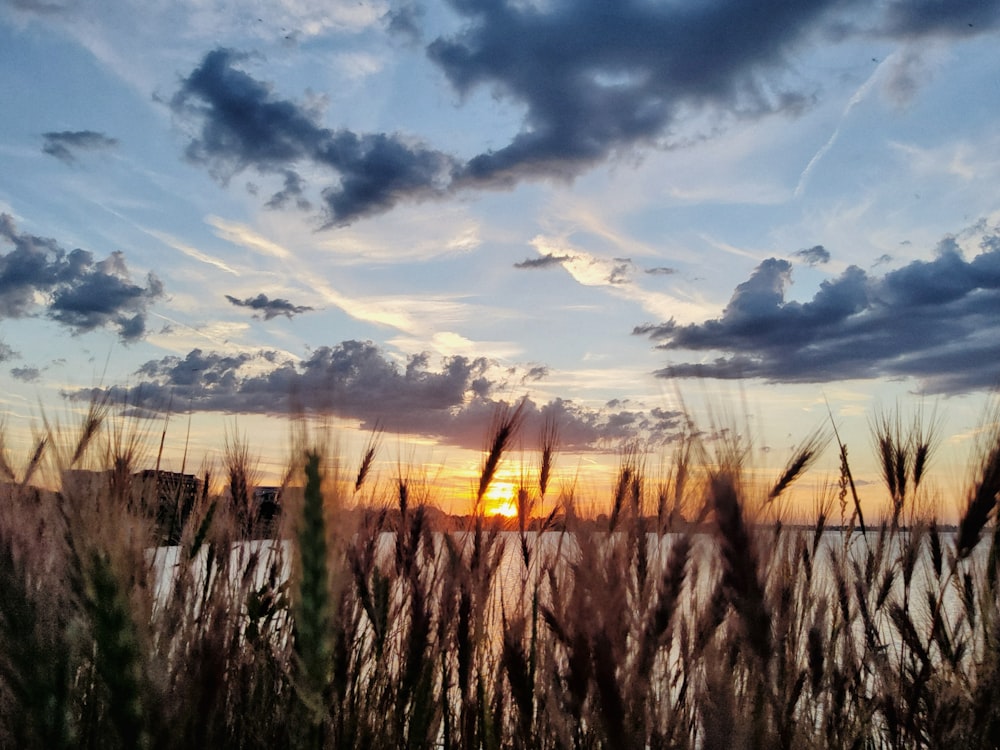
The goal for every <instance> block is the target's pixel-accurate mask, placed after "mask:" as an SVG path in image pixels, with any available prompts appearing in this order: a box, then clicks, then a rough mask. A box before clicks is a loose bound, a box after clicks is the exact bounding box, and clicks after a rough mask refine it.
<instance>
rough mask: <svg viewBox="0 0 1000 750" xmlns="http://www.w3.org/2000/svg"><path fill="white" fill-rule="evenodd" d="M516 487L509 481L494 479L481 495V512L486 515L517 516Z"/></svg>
mask: <svg viewBox="0 0 1000 750" xmlns="http://www.w3.org/2000/svg"><path fill="white" fill-rule="evenodd" d="M516 494H517V488H516V487H515V486H514V484H513V483H511V482H505V481H503V480H502V479H501V480H494V481H493V483H492V484H491V485H490V487H489V489H488V490H486V495H485V496H484V497H483V512H484V513H485V514H486V515H488V516H503V517H504V518H516V517H517V502H516V501H515V499H514V498H515V496H516Z"/></svg>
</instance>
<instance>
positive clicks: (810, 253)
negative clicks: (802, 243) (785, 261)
mask: <svg viewBox="0 0 1000 750" xmlns="http://www.w3.org/2000/svg"><path fill="white" fill-rule="evenodd" d="M795 257H796V258H801V259H802V260H803V261H804V262H805V263H806V264H807V265H810V266H819V265H823V264H825V263H829V262H830V251H829V250H827V249H826V248H825V247H823V246H822V245H814V246H813V247H807V248H805V249H803V250H799V251H798V252H796V253H795Z"/></svg>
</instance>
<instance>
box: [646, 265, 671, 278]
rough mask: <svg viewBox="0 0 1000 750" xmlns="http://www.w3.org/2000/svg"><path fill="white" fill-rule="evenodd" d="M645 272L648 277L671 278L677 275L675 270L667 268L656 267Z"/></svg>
mask: <svg viewBox="0 0 1000 750" xmlns="http://www.w3.org/2000/svg"><path fill="white" fill-rule="evenodd" d="M645 271H646V273H648V274H649V275H650V276H672V275H673V274H675V273H677V269H676V268H670V267H669V266H656V267H655V268H647V269H645Z"/></svg>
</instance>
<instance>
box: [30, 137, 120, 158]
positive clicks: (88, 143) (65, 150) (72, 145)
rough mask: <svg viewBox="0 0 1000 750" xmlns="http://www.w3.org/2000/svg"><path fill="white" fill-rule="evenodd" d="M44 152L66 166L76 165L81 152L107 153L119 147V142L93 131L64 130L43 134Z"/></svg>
mask: <svg viewBox="0 0 1000 750" xmlns="http://www.w3.org/2000/svg"><path fill="white" fill-rule="evenodd" d="M42 138H44V139H45V143H44V144H43V145H42V151H43V152H45V153H46V154H49V155H50V156H54V157H56V158H57V159H59V161H62V162H65V163H66V164H75V163H76V160H77V158H76V155H77V152H79V151H106V150H108V149H111V148H114V147H115V146H117V145H118V140H117V139H115V138H109V137H108V136H106V135H104V134H103V133H96V132H94V131H93V130H62V131H59V132H53V133H43V134H42Z"/></svg>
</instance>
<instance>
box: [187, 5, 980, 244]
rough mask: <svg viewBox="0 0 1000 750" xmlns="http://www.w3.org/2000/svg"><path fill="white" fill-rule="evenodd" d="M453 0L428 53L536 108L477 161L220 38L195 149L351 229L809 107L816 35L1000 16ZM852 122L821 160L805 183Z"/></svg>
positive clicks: (569, 175)
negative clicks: (277, 78)
mask: <svg viewBox="0 0 1000 750" xmlns="http://www.w3.org/2000/svg"><path fill="white" fill-rule="evenodd" d="M449 4H450V6H451V8H452V9H453V10H454V11H455V12H457V13H458V14H459V16H460V17H461V18H460V21H461V22H462V23H461V24H460V25H459V30H458V31H456V32H454V33H452V34H448V35H443V36H439V37H437V38H436V39H433V40H432V41H431V42H430V43H429V44H428V45H427V47H426V52H427V55H428V58H429V59H430V61H431V62H432V63H433V64H435V65H437V66H438V67H439V68H440V69H441V71H442V72H443V74H444V76H445V77H446V78H447V80H448V82H449V83H450V84H451V86H452V87H453V88H454V90H455V91H456V92H457V93H458V94H459V95H460V96H461V97H463V98H464V99H465V100H466V101H468V100H471V99H473V98H474V94H476V93H478V92H486V93H488V94H490V95H492V96H493V98H494V99H495V100H497V101H500V102H502V103H503V104H505V105H507V106H508V107H509V108H510V110H512V111H513V113H514V114H515V115H516V116H517V117H518V118H519V119H520V121H521V122H522V123H523V124H522V125H521V127H520V128H519V129H518V130H517V131H515V132H512V133H510V135H509V137H508V138H506V139H505V140H504V141H501V145H500V146H499V147H497V148H494V149H485V148H484V150H481V151H480V152H479V153H477V154H475V153H474V155H473V156H472V157H471V158H468V159H465V158H460V157H458V156H456V155H454V154H449V153H446V152H445V151H442V150H439V149H437V148H434V147H432V146H430V145H427V144H425V143H424V142H422V141H421V140H419V139H418V138H416V137H413V136H409V135H404V134H401V133H392V134H389V133H359V132H354V131H352V130H349V129H346V128H340V129H336V128H329V127H326V126H324V125H323V124H321V123H320V122H319V117H318V114H317V111H316V108H315V107H313V106H310V105H309V104H308V103H299V102H296V101H294V100H292V99H290V98H287V97H285V96H282V95H280V94H279V93H277V92H275V91H274V90H273V88H272V87H271V86H270V85H269V84H267V83H265V82H263V81H261V80H259V79H258V78H256V77H254V76H253V75H251V74H250V73H249V72H248V71H247V66H249V65H250V64H251V63H252V62H253V59H254V58H252V57H251V56H250V55H248V54H246V53H242V52H239V51H236V50H232V49H225V48H219V49H215V50H212V51H210V52H209V53H207V54H206V55H205V56H204V58H203V59H202V61H201V62H200V64H199V65H198V66H197V67H196V68H195V69H194V70H193V71H192V72H191V73H190V74H189V75H188V76H187V77H186V78H184V79H183V81H182V83H181V86H180V89H179V90H178V91H177V93H176V94H175V96H174V97H173V98H172V100H171V105H172V108H173V110H174V112H175V113H176V114H177V115H178V116H180V117H184V118H188V119H189V120H190V121H191V122H192V123H193V124H194V133H193V137H192V139H191V141H190V143H189V145H188V147H187V150H186V153H187V157H188V158H189V159H190V160H191V161H192V162H195V163H198V164H202V165H204V166H207V167H208V168H209V170H210V172H211V173H212V174H213V175H214V176H215V177H216V178H217V179H219V180H220V181H223V182H226V181H228V180H229V179H230V178H232V177H233V176H235V175H237V174H239V173H241V172H244V171H246V170H251V169H252V170H256V171H257V172H258V173H260V174H263V175H274V176H277V177H279V178H280V179H281V180H282V181H283V187H282V188H281V189H280V190H278V191H277V192H275V193H274V194H273V195H272V196H270V198H269V199H267V200H266V204H267V205H268V206H270V207H272V208H276V209H280V208H285V207H289V206H295V207H298V208H300V209H303V210H312V206H313V205H316V204H317V203H318V204H319V206H320V210H321V211H322V212H323V222H324V226H325V227H334V226H344V225H347V224H350V223H352V222H354V221H356V220H358V219H361V218H364V217H370V216H373V215H377V214H380V213H384V212H386V211H389V210H391V209H393V208H394V207H395V206H396V205H398V204H400V203H402V202H414V201H421V200H427V199H441V198H445V197H449V196H452V195H454V194H455V193H456V192H458V191H462V190H480V189H508V188H511V187H513V186H514V185H516V184H518V183H519V182H521V181H523V180H531V179H558V180H572V179H574V178H575V177H577V176H578V175H580V174H581V173H583V172H584V171H586V170H587V169H589V168H591V167H593V166H595V165H597V164H599V163H602V162H605V161H607V160H609V159H613V158H616V157H619V156H622V155H632V154H633V153H634V152H635V151H636V150H641V149H645V148H682V147H685V146H687V145H690V144H692V143H698V142H700V141H702V140H704V139H705V138H711V137H712V136H713V135H714V134H715V133H717V132H722V131H724V130H725V128H726V126H727V123H730V122H732V121H735V120H740V121H745V120H750V119H755V118H763V117H767V116H771V115H774V114H784V115H789V116H796V115H798V114H800V113H801V112H802V111H804V110H805V109H806V108H807V107H809V106H810V105H811V104H812V102H813V101H815V99H816V98H817V96H818V95H819V92H818V89H817V86H816V85H815V84H814V83H812V82H810V72H809V71H808V70H806V71H800V70H797V69H796V66H797V60H798V59H800V58H801V55H800V53H801V51H802V50H803V49H804V48H805V47H806V46H807V45H816V44H818V43H821V42H823V41H824V40H825V41H830V40H838V41H839V40H843V39H845V38H851V37H854V38H858V39H862V40H864V41H865V42H866V43H867V42H868V41H870V40H871V39H872V38H877V37H882V38H885V37H890V38H898V39H902V40H912V39H914V38H916V37H919V38H921V39H923V38H925V37H930V36H939V37H954V36H968V35H971V34H978V33H981V32H986V31H988V30H991V29H993V28H995V26H996V25H997V17H998V10H997V9H998V8H1000V0H988V1H987V2H981V1H980V0H958V2H954V3H944V2H940V1H939V0H918V1H917V2H909V1H908V0H907V1H906V2H903V1H898V2H897V1H894V0H889V2H887V3H885V4H881V5H877V6H873V7H872V8H870V9H868V10H867V11H866V12H860V13H859V12H857V11H856V9H855V8H854V7H852V6H856V4H854V3H849V2H844V1H843V0H802V2H780V3H776V2H773V1H772V0H744V1H740V0H716V1H715V2H703V3H652V2H645V1H643V0H626V1H625V2H621V3H617V4H616V5H615V8H614V12H609V9H608V6H607V4H606V3H604V2H600V0H581V1H580V2H565V0H554V1H553V2H544V3H538V2H522V1H521V0H452V1H451V2H450V3H449ZM849 11H850V12H851V14H852V15H851V16H850V17H849V16H848V12H849ZM382 22H383V25H384V26H385V27H386V28H387V29H388V31H389V32H390V33H395V34H402V35H404V36H405V37H407V38H408V39H409V40H411V41H413V42H416V41H417V40H418V39H419V38H421V36H422V34H423V31H424V30H423V29H421V25H422V24H429V23H432V21H427V20H426V19H425V18H424V17H423V13H422V5H421V4H419V3H412V2H408V1H405V2H402V3H399V4H397V5H396V6H394V8H393V9H392V10H389V11H388V12H387V13H385V14H384V15H383V17H382ZM916 63H917V57H916V56H915V54H911V55H910V56H909V58H908V61H907V64H906V65H905V66H903V67H901V66H897V67H896V69H895V71H894V73H892V75H894V78H893V79H892V80H890V81H889V83H888V86H889V90H890V91H892V92H894V96H896V98H897V99H900V98H902V99H905V98H906V97H908V96H912V94H913V91H914V90H915V88H914V87H915V86H917V85H918V84H919V81H918V76H919V69H918V67H917V65H916ZM366 69H367V68H366ZM879 77H880V78H884V77H885V76H881V75H879ZM875 78H876V72H873V73H872V77H871V78H870V80H869V81H867V82H865V84H864V85H863V86H862V87H861V88H860V89H859V90H858V92H857V94H856V95H855V97H854V98H853V99H852V100H851V103H850V104H849V105H848V108H847V109H846V110H845V113H844V116H845V117H846V115H848V114H849V113H850V110H851V108H853V107H854V106H855V105H856V104H857V103H858V102H859V101H861V99H863V97H864V96H865V95H866V94H867V91H868V90H869V88H870V87H871V86H872V85H874V81H875ZM838 134H839V128H838V129H836V130H834V132H833V133H832V135H831V136H830V139H829V140H828V141H827V143H826V145H824V146H823V147H822V148H821V149H820V150H819V151H818V152H817V154H816V155H815V157H814V159H813V160H812V161H811V162H810V163H809V166H807V168H806V170H805V172H804V173H803V174H802V177H801V179H800V184H799V186H798V187H797V189H796V193H797V194H801V193H802V191H803V190H804V188H805V182H806V178H807V177H808V176H809V172H810V171H811V169H812V168H813V167H814V166H815V164H816V163H817V162H818V161H819V160H820V159H821V158H822V157H823V156H824V154H825V153H826V152H827V151H828V150H829V148H831V147H832V145H833V143H834V142H835V141H836V140H837V138H838ZM307 176H308V177H309V179H308V180H307ZM327 176H328V178H327ZM310 181H313V182H314V183H319V184H313V185H312V186H310V184H309V182H310Z"/></svg>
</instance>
